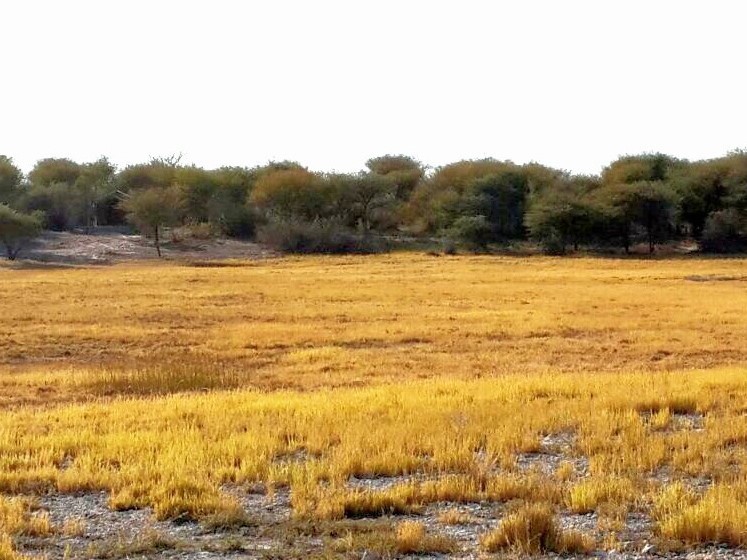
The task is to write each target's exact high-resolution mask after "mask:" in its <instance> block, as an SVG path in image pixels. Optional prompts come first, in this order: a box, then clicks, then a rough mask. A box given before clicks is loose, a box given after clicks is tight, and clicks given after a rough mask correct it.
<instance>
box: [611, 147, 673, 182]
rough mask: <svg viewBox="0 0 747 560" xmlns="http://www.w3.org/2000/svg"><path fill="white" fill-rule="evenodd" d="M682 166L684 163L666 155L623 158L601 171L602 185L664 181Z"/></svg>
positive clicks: (642, 155)
mask: <svg viewBox="0 0 747 560" xmlns="http://www.w3.org/2000/svg"><path fill="white" fill-rule="evenodd" d="M684 165H686V162H683V161H681V160H678V159H677V158H674V157H672V156H668V155H666V154H658V153H657V154H641V155H634V156H623V157H621V158H619V159H617V160H615V161H613V162H612V163H611V164H610V165H608V166H607V167H606V168H605V169H604V170H603V171H602V183H603V184H604V185H619V184H626V185H629V184H633V183H638V182H640V181H665V180H667V179H668V178H669V177H670V176H671V175H672V173H673V171H674V170H676V169H678V168H680V167H682V166H684Z"/></svg>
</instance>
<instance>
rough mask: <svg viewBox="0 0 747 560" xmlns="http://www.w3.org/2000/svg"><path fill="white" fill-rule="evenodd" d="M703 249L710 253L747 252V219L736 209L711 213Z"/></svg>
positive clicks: (704, 234)
mask: <svg viewBox="0 0 747 560" xmlns="http://www.w3.org/2000/svg"><path fill="white" fill-rule="evenodd" d="M701 248H702V249H703V251H706V252H709V253H738V252H740V251H744V250H747V219H745V218H744V217H743V216H742V215H741V214H740V213H739V212H738V211H737V210H736V209H734V208H730V209H728V210H720V211H718V212H711V213H710V214H709V215H708V218H707V219H706V223H705V227H704V228H703V238H702V240H701Z"/></svg>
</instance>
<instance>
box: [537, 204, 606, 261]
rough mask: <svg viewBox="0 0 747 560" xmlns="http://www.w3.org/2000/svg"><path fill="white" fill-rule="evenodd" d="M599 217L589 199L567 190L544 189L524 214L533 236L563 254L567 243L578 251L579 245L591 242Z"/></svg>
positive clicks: (550, 248)
mask: <svg viewBox="0 0 747 560" xmlns="http://www.w3.org/2000/svg"><path fill="white" fill-rule="evenodd" d="M599 221H600V220H599V214H598V212H597V210H596V209H595V207H594V206H593V205H592V204H591V203H589V202H588V201H587V200H585V199H584V198H583V197H581V196H578V195H576V194H574V193H568V192H548V193H546V194H545V195H543V196H542V197H539V198H538V199H537V200H535V201H534V202H533V204H532V206H531V207H530V209H529V211H528V212H527V213H526V216H525V224H526V227H527V228H528V229H529V234H530V236H531V237H532V239H535V240H537V241H539V242H540V243H541V244H542V245H543V247H544V248H545V251H546V252H548V253H554V254H564V253H565V252H566V247H567V246H568V245H572V246H573V250H574V251H578V248H579V245H581V244H582V243H589V242H591V241H592V239H593V235H594V232H595V228H596V227H597V224H598V223H599Z"/></svg>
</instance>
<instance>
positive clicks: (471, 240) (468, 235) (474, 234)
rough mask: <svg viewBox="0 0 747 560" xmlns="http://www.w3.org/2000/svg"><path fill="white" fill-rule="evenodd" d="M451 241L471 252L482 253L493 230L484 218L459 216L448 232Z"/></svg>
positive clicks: (490, 238)
mask: <svg viewBox="0 0 747 560" xmlns="http://www.w3.org/2000/svg"><path fill="white" fill-rule="evenodd" d="M447 233H448V235H449V237H450V238H451V239H453V240H454V241H456V242H457V243H460V244H462V245H464V246H466V247H467V248H468V249H470V250H473V251H484V250H486V249H487V247H488V244H489V243H490V242H491V241H492V239H493V230H492V228H491V226H490V223H489V222H488V220H487V218H485V216H481V215H478V216H461V217H459V218H457V219H456V220H455V221H454V223H453V225H452V226H451V228H450V229H449V230H448V232H447Z"/></svg>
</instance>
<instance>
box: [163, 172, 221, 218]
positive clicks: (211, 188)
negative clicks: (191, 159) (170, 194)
mask: <svg viewBox="0 0 747 560" xmlns="http://www.w3.org/2000/svg"><path fill="white" fill-rule="evenodd" d="M173 181H174V184H175V185H178V186H179V188H180V189H181V191H182V198H183V202H184V213H185V214H186V216H187V218H188V219H189V220H190V221H191V222H195V223H199V222H206V221H208V205H209V203H210V200H211V199H212V198H213V196H214V195H215V192H216V189H217V184H216V180H215V176H214V175H213V174H212V173H210V172H209V171H205V170H204V169H200V168H199V167H195V166H190V167H178V168H176V169H175V170H174V179H173Z"/></svg>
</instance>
